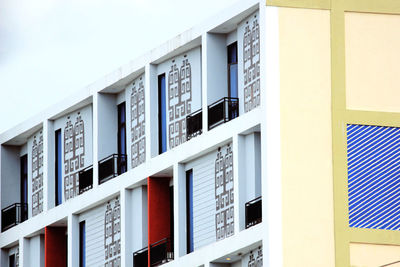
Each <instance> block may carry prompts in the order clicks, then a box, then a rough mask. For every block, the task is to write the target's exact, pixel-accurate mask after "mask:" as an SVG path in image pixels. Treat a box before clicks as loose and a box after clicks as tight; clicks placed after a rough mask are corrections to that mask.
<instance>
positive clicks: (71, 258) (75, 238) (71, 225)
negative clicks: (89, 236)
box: [67, 214, 79, 267]
mask: <svg viewBox="0 0 400 267" xmlns="http://www.w3.org/2000/svg"><path fill="white" fill-rule="evenodd" d="M67 258H68V267H78V266H79V217H78V215H74V214H70V215H68V255H67Z"/></svg>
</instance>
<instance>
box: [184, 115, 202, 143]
mask: <svg viewBox="0 0 400 267" xmlns="http://www.w3.org/2000/svg"><path fill="white" fill-rule="evenodd" d="M202 125H203V112H202V111H201V109H199V110H197V111H195V112H193V113H192V114H190V115H188V116H187V117H186V139H187V140H190V139H192V138H193V137H196V136H198V135H200V134H201V133H202V132H203V126H202Z"/></svg>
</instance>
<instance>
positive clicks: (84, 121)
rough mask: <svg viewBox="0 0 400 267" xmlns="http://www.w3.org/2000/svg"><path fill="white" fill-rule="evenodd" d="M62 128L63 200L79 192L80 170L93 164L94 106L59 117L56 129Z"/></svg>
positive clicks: (56, 121)
mask: <svg viewBox="0 0 400 267" xmlns="http://www.w3.org/2000/svg"><path fill="white" fill-rule="evenodd" d="M58 129H61V138H62V142H61V147H62V163H63V164H62V173H63V189H64V190H63V191H64V194H63V202H64V201H66V200H68V199H70V198H73V197H75V196H76V195H78V194H79V171H80V170H82V169H84V168H86V167H88V166H90V165H92V164H93V140H92V139H93V134H92V133H93V116H92V106H86V107H83V108H81V109H79V110H76V111H74V112H71V113H70V114H68V115H66V116H63V117H61V118H58V119H57V120H55V122H54V130H58Z"/></svg>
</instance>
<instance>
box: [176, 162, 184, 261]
mask: <svg viewBox="0 0 400 267" xmlns="http://www.w3.org/2000/svg"><path fill="white" fill-rule="evenodd" d="M174 234H175V237H174V242H175V244H174V246H175V247H174V255H176V256H175V257H182V256H183V255H185V254H186V253H187V251H186V249H187V247H186V235H187V233H186V172H185V166H184V165H183V164H179V163H176V164H174Z"/></svg>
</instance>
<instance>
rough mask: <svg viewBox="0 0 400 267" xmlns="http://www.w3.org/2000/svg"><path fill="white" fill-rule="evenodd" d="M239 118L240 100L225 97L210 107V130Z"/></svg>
mask: <svg viewBox="0 0 400 267" xmlns="http://www.w3.org/2000/svg"><path fill="white" fill-rule="evenodd" d="M238 116H239V98H234V97H223V98H221V99H220V100H218V101H216V102H214V103H213V104H211V105H209V106H208V130H211V129H213V128H215V127H217V126H219V125H221V124H223V123H225V122H228V121H230V120H233V119H234V118H236V117H238Z"/></svg>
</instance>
